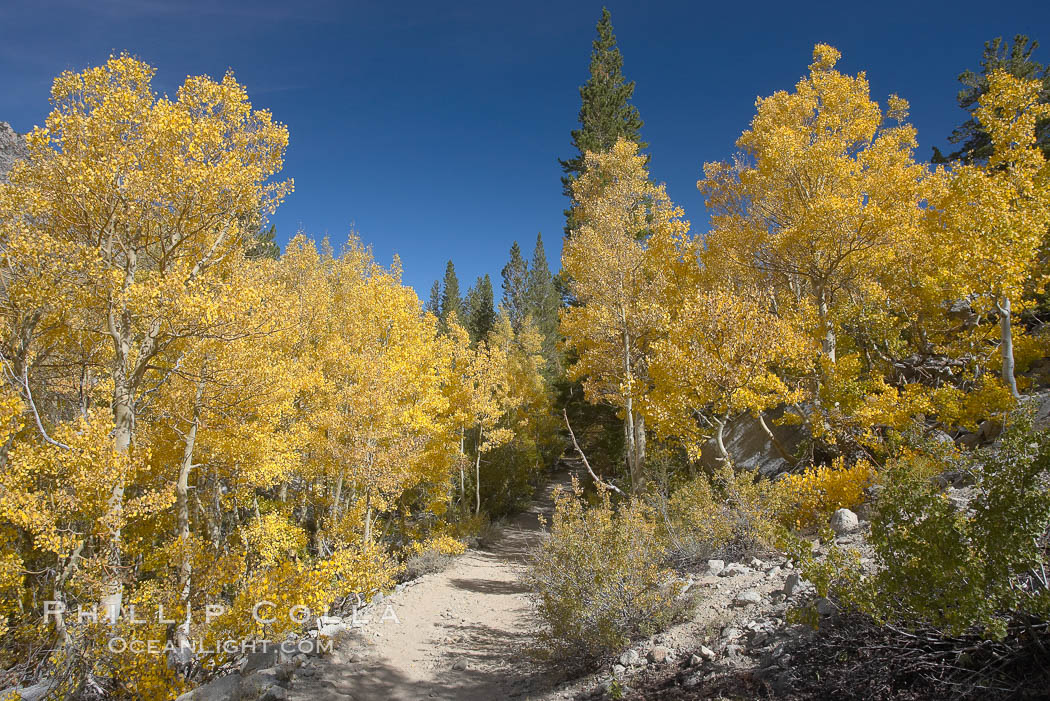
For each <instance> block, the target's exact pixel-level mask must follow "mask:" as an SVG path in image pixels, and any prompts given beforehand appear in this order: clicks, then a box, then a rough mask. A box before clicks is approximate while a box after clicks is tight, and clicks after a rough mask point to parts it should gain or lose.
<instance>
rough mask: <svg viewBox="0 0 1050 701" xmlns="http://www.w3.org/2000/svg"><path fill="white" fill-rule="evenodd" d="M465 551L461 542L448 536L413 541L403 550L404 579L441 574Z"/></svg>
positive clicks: (464, 546)
mask: <svg viewBox="0 0 1050 701" xmlns="http://www.w3.org/2000/svg"><path fill="white" fill-rule="evenodd" d="M466 550H467V546H466V545H465V544H464V543H463V541H461V540H457V539H456V538H453V537H452V536H449V535H437V536H432V537H430V538H427V539H426V540H417V541H413V542H412V544H411V545H409V546H408V547H407V548H406V549H405V578H406V579H416V578H417V577H422V576H423V575H425V574H434V573H436V572H441V571H442V570H444V569H445V568H446V567H448V566H449V565H451V564H452V561H453V560H454V559H456V557H457V556H459V555H462V554H463V553H464V552H466Z"/></svg>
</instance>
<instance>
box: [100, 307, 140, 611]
mask: <svg viewBox="0 0 1050 701" xmlns="http://www.w3.org/2000/svg"><path fill="white" fill-rule="evenodd" d="M109 325H110V334H111V337H112V338H113V344H114V351H115V352H114V354H113V365H112V368H111V372H112V378H113V450H114V451H116V452H118V453H126V452H128V450H129V449H130V448H131V440H132V436H133V434H134V430H135V399H134V390H133V388H132V377H131V373H129V372H128V355H129V353H130V351H131V339H130V337H129V332H128V329H127V319H122V320H119V321H118V320H117V318H116V314H115V312H113V313H111V314H110V319H109ZM108 506H109V513H108V514H107V517H108V519H109V520H110V523H112V526H111V527H110V532H109V543H108V548H109V552H108V553H107V555H106V559H107V564H108V565H109V574H108V575H107V578H108V581H107V582H105V584H104V589H103V591H104V594H103V596H102V601H101V604H102V609H103V611H105V612H106V614H107V615H110V616H112V620H116V616H117V615H119V613H120V609H121V605H122V603H123V599H124V586H123V583H122V582H121V578H120V561H121V540H122V529H121V525H120V523H121V521H122V520H123V517H124V484H123V482H119V481H118V482H116V483H115V484H113V485H111V487H110V497H109V504H108Z"/></svg>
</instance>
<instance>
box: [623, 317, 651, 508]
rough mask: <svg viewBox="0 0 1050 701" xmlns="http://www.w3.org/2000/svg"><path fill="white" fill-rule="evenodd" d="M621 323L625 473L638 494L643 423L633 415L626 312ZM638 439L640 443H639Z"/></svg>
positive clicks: (642, 482)
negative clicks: (624, 381) (624, 394)
mask: <svg viewBox="0 0 1050 701" xmlns="http://www.w3.org/2000/svg"><path fill="white" fill-rule="evenodd" d="M620 320H621V322H622V323H623V372H624V379H625V380H626V381H627V395H626V396H625V397H624V419H623V420H624V427H623V429H624V437H625V438H626V441H627V445H626V446H625V447H626V449H627V471H628V473H629V474H630V476H631V493H632V494H640V493H641V492H642V489H643V488H644V487H645V475H644V474H643V465H644V460H645V423H644V419H642V417H640V416H639V417H637V418H636V417H635V415H634V398H633V393H634V382H633V380H634V377H633V376H632V373H631V335H630V332H629V331H628V330H627V312H626V311H625V310H623V309H621V310H620ZM639 439H640V443H639Z"/></svg>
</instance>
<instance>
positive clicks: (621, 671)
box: [612, 664, 627, 678]
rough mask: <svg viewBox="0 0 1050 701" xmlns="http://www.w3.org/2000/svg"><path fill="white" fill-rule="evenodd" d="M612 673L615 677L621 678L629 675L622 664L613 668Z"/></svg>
mask: <svg viewBox="0 0 1050 701" xmlns="http://www.w3.org/2000/svg"><path fill="white" fill-rule="evenodd" d="M612 673H613V676H614V677H616V678H620V677H622V676H623V675H624V674H626V673H627V668H626V667H624V666H623V665H622V664H614V665H613V666H612Z"/></svg>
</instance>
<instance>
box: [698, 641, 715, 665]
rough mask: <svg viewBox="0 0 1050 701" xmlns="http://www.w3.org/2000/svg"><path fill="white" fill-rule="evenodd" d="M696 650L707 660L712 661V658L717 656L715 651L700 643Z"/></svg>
mask: <svg viewBox="0 0 1050 701" xmlns="http://www.w3.org/2000/svg"><path fill="white" fill-rule="evenodd" d="M697 652H699V653H700V656H701V657H703V658H704V659H705V660H707V661H708V662H713V661H714V659H715V658H716V657H718V655H716V654H715V651H714V650H712V649H711V648H709V647H707V646H706V645H701V646H700V649H699V650H697Z"/></svg>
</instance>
